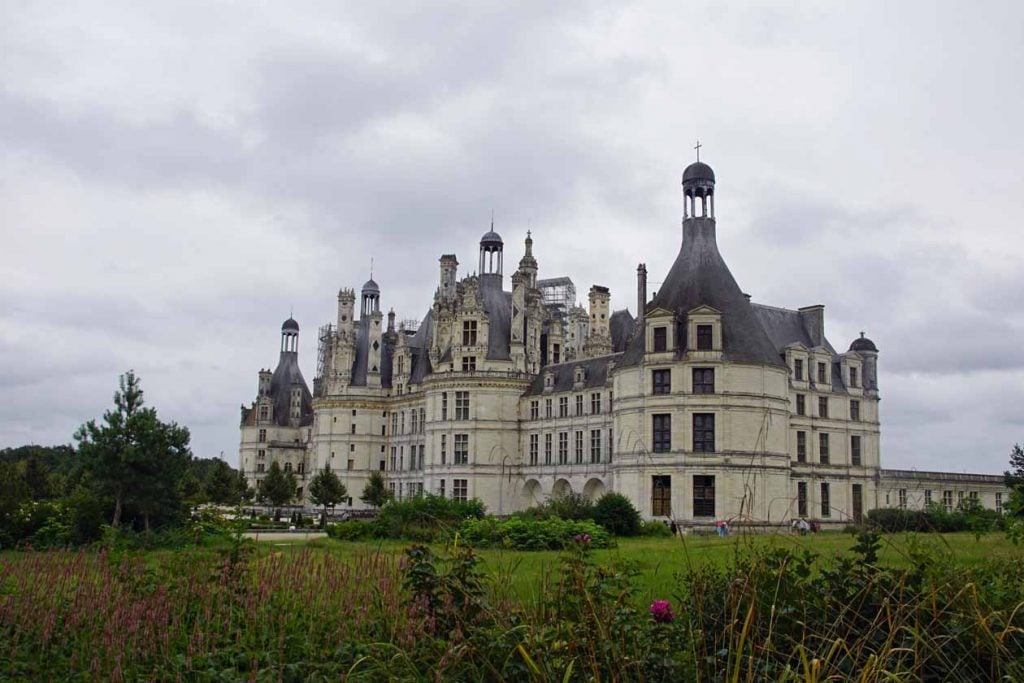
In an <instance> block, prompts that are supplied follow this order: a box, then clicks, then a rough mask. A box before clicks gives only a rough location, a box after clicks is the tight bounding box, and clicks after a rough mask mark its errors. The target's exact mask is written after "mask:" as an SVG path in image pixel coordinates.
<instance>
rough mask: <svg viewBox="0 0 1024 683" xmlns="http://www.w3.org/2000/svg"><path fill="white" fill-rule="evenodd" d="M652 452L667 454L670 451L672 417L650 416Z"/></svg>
mask: <svg viewBox="0 0 1024 683" xmlns="http://www.w3.org/2000/svg"><path fill="white" fill-rule="evenodd" d="M651 422H652V425H653V433H654V439H653V444H654V452H655V453H668V452H669V451H671V450H672V416H671V415H652V416H651Z"/></svg>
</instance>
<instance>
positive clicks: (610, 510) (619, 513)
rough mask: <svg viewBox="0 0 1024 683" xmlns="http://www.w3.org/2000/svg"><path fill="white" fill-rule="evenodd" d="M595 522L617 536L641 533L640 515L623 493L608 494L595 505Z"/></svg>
mask: <svg viewBox="0 0 1024 683" xmlns="http://www.w3.org/2000/svg"><path fill="white" fill-rule="evenodd" d="M594 521H595V522H597V523H598V524H600V525H601V526H603V527H604V528H605V529H607V530H608V532H609V533H612V534H615V535H616V536H636V535H637V534H639V533H640V525H641V520H640V513H639V512H637V509H636V508H635V507H633V503H631V502H630V500H629V498H626V497H625V496H624V495H622V494H621V493H615V492H610V493H606V494H604V495H603V496H601V498H600V499H599V500H598V501H597V502H596V503H595V504H594Z"/></svg>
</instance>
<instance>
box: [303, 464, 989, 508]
mask: <svg viewBox="0 0 1024 683" xmlns="http://www.w3.org/2000/svg"><path fill="white" fill-rule="evenodd" d="M300 467H301V465H300ZM300 471H301V470H300ZM967 497H968V498H970V500H971V502H972V503H977V502H978V492H977V491H971V492H970V493H968V494H967Z"/></svg>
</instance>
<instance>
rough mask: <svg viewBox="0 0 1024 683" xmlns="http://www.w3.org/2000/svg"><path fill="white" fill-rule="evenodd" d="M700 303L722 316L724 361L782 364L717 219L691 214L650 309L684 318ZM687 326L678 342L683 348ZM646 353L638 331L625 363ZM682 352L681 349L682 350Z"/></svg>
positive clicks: (681, 329) (638, 360)
mask: <svg viewBox="0 0 1024 683" xmlns="http://www.w3.org/2000/svg"><path fill="white" fill-rule="evenodd" d="M698 306H710V307H712V308H715V309H717V310H718V311H720V312H721V314H722V357H723V359H724V360H731V361H741V362H748V363H764V364H766V365H782V360H781V358H780V357H779V353H778V351H777V350H776V348H775V346H774V345H773V344H772V342H771V340H769V339H768V335H767V334H766V333H765V331H764V328H762V327H761V324H760V322H758V320H757V317H756V316H755V314H754V310H753V308H752V307H751V305H750V302H749V301H748V300H747V297H746V296H744V294H743V291H742V290H741V289H740V287H739V285H738V284H736V280H735V279H734V278H733V276H732V273H730V272H729V267H728V266H727V265H725V260H724V259H722V255H721V254H720V253H719V252H718V244H717V242H716V239H715V220H714V219H713V218H691V219H687V220H686V221H684V222H683V243H682V246H681V247H680V248H679V254H678V255H677V256H676V260H675V263H673V264H672V268H671V269H670V270H669V272H668V275H667V276H665V280H664V282H663V284H662V286H661V289H659V290H658V294H657V296H656V297H654V300H653V301H652V302H651V303H649V304H648V305H647V308H648V310H650V309H653V308H663V309H666V310H669V311H672V312H673V313H675V314H676V315H677V317H678V319H679V320H684V319H685V316H686V314H687V313H688V312H689V311H692V310H693V309H695V308H697V307H698ZM685 329H686V328H685V326H684V325H680V334H679V335H678V340H679V344H680V349H684V348H685V346H683V344H684V343H685V340H684V339H683V337H684V334H685ZM643 354H644V335H642V334H638V335H637V336H636V338H635V339H634V340H633V342H632V343H631V344H630V345H629V348H628V349H627V350H626V353H625V355H624V357H623V361H622V364H623V365H635V364H637V363H639V362H640V359H641V358H642V357H643ZM677 354H678V355H682V351H681V350H680V351H678V352H677Z"/></svg>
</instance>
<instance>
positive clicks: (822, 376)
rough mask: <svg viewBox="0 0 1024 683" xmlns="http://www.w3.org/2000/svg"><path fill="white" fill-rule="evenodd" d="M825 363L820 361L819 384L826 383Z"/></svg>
mask: <svg viewBox="0 0 1024 683" xmlns="http://www.w3.org/2000/svg"><path fill="white" fill-rule="evenodd" d="M825 382H826V380H825V364H824V363H818V384H825Z"/></svg>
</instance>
